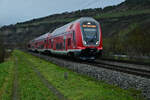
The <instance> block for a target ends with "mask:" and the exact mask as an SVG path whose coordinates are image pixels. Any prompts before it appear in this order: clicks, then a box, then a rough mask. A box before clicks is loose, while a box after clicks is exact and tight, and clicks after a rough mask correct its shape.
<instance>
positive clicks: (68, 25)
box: [52, 17, 98, 36]
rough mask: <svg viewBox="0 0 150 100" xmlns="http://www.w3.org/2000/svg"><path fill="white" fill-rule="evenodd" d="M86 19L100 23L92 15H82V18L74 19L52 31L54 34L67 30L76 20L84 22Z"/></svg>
mask: <svg viewBox="0 0 150 100" xmlns="http://www.w3.org/2000/svg"><path fill="white" fill-rule="evenodd" d="M84 21H93V22H96V23H98V22H97V21H96V20H95V19H94V18H92V17H81V18H80V19H77V20H75V21H72V22H70V23H68V24H66V25H64V26H62V27H59V28H57V29H55V30H54V31H53V32H52V36H54V35H58V34H61V33H64V32H66V30H67V28H68V27H70V25H72V24H73V23H76V22H80V23H82V22H84Z"/></svg>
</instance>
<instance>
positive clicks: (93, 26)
mask: <svg viewBox="0 0 150 100" xmlns="http://www.w3.org/2000/svg"><path fill="white" fill-rule="evenodd" d="M82 27H92V28H95V27H96V25H83V26H82Z"/></svg>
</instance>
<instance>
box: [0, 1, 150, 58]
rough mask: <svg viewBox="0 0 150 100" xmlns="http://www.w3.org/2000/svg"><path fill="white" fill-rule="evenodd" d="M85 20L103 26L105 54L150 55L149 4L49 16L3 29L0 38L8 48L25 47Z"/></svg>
mask: <svg viewBox="0 0 150 100" xmlns="http://www.w3.org/2000/svg"><path fill="white" fill-rule="evenodd" d="M84 16H90V17H94V18H95V19H96V20H97V21H99V22H100V23H101V26H102V32H103V33H102V34H103V40H104V51H105V52H107V53H109V54H114V53H115V54H116V53H117V54H128V55H136V54H139V53H140V55H147V56H149V55H150V47H149V46H148V44H147V43H150V39H147V37H149V36H150V29H149V27H150V19H149V18H150V0H134V1H133V0H132V1H131V0H126V1H125V2H123V3H121V4H119V5H117V6H109V7H106V8H104V9H101V8H96V9H84V10H78V11H74V12H64V13H62V14H55V15H50V16H47V17H43V18H39V19H33V20H30V21H27V22H23V23H17V24H16V25H9V26H3V27H2V28H0V34H4V35H5V45H6V44H9V45H10V46H12V45H17V46H21V47H24V46H25V44H26V43H27V42H28V41H29V40H31V39H33V38H35V37H37V36H40V35H41V34H44V33H46V32H48V31H50V32H52V31H53V30H54V29H56V28H58V27H60V26H62V25H64V24H66V23H69V22H71V21H73V20H75V19H78V18H80V17H84ZM143 26H144V27H143ZM141 33H142V34H141ZM133 38H134V39H135V40H134V39H133ZM145 38H146V39H145ZM139 41H142V42H139ZM145 43H146V45H143V44H145ZM110 51H111V52H110Z"/></svg>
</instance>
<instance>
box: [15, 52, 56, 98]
mask: <svg viewBox="0 0 150 100" xmlns="http://www.w3.org/2000/svg"><path fill="white" fill-rule="evenodd" d="M13 55H14V56H15V57H17V59H18V61H17V68H18V76H19V77H18V84H19V87H18V88H19V95H20V98H21V100H56V99H57V98H56V97H55V96H54V94H53V93H52V92H51V91H49V90H48V88H47V87H46V86H45V85H44V84H43V83H42V82H41V80H40V79H39V77H38V76H37V75H36V73H35V72H34V71H33V70H32V68H31V66H32V65H30V64H29V63H28V62H27V61H26V58H25V57H23V55H22V53H21V52H19V51H15V52H14V53H13Z"/></svg>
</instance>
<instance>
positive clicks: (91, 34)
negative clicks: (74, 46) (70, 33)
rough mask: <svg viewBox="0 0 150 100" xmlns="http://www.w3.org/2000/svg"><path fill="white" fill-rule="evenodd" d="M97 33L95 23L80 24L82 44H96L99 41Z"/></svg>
mask: <svg viewBox="0 0 150 100" xmlns="http://www.w3.org/2000/svg"><path fill="white" fill-rule="evenodd" d="M98 33H99V31H98V27H97V25H96V24H95V23H84V24H83V25H82V34H83V41H84V45H97V42H98V41H99V34H98Z"/></svg>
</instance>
